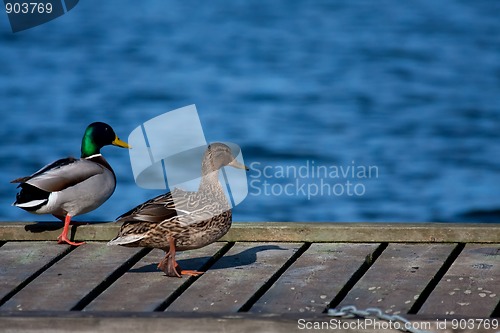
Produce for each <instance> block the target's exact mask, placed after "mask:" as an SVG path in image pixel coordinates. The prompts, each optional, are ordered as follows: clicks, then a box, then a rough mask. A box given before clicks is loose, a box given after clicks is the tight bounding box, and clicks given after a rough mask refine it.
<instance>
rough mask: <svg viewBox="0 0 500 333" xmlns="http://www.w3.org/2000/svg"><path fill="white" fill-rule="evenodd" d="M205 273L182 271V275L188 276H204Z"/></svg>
mask: <svg viewBox="0 0 500 333" xmlns="http://www.w3.org/2000/svg"><path fill="white" fill-rule="evenodd" d="M203 273H205V272H200V271H189V270H188V271H184V270H182V271H181V275H188V276H200V275H201V274H203Z"/></svg>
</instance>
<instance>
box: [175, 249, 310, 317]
mask: <svg viewBox="0 0 500 333" xmlns="http://www.w3.org/2000/svg"><path fill="white" fill-rule="evenodd" d="M301 245H302V244H289V243H280V244H270V243H246V244H245V243H236V244H235V245H234V246H233V247H232V248H231V249H230V250H229V251H228V252H227V253H226V255H224V256H223V257H222V258H221V259H219V260H218V261H217V262H216V263H215V264H214V266H212V267H211V268H210V269H209V270H208V271H207V272H206V273H205V274H204V275H202V276H201V277H200V278H199V279H198V280H196V282H195V283H194V284H193V285H192V286H191V287H190V288H189V289H187V290H186V291H185V292H184V293H183V294H182V295H181V296H180V297H179V298H178V299H177V300H175V301H174V302H173V303H172V304H171V305H170V306H169V307H168V308H167V310H166V311H201V312H223V311H226V312H236V311H238V309H239V308H240V307H241V306H242V305H243V304H245V302H247V301H248V300H249V299H250V298H251V297H252V296H253V295H254V294H255V292H256V291H257V290H258V289H259V288H260V287H262V285H263V284H264V283H265V282H266V281H267V280H269V279H270V278H271V276H272V275H273V274H274V273H275V272H276V271H277V270H278V269H279V268H280V267H281V266H283V265H284V264H285V263H286V262H287V260H289V258H290V257H291V256H292V255H293V253H294V252H295V251H297V250H298V249H299V248H300V246H301Z"/></svg>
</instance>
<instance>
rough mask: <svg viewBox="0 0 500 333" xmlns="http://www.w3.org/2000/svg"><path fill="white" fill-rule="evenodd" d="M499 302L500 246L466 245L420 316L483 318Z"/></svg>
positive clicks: (421, 310)
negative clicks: (443, 315) (440, 315)
mask: <svg viewBox="0 0 500 333" xmlns="http://www.w3.org/2000/svg"><path fill="white" fill-rule="evenodd" d="M499 301H500V244H491V245H486V244H467V245H466V246H465V248H464V249H463V251H462V253H460V255H459V256H458V258H457V259H456V260H455V261H454V262H453V264H452V265H451V267H450V269H449V270H448V271H447V272H446V274H445V275H444V276H443V278H442V279H441V281H439V283H438V285H437V286H436V288H435V289H434V291H433V292H432V293H431V295H430V296H429V298H428V299H427V301H426V302H425V303H424V304H423V306H422V308H421V309H420V311H419V312H418V313H419V314H450V315H467V316H473V317H474V316H476V317H484V316H489V315H491V313H492V312H493V310H494V308H495V306H496V305H497V304H498V302H499Z"/></svg>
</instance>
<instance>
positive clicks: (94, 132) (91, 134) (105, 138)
mask: <svg viewBox="0 0 500 333" xmlns="http://www.w3.org/2000/svg"><path fill="white" fill-rule="evenodd" d="M107 145H114V146H118V147H123V148H130V146H129V145H128V144H127V143H126V142H124V141H122V140H120V139H119V138H118V136H117V135H116V134H115V131H113V129H112V128H111V126H109V125H108V124H105V123H101V122H95V123H92V124H90V125H89V126H88V127H87V129H86V130H85V134H84V135H83V139H82V158H85V157H89V156H92V155H95V154H99V153H100V152H101V148H102V147H104V146H107Z"/></svg>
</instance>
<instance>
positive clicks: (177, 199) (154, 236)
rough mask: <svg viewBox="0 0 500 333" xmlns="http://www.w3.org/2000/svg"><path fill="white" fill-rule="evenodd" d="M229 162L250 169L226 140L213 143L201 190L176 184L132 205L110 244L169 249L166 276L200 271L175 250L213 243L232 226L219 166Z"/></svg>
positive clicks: (207, 153)
mask: <svg viewBox="0 0 500 333" xmlns="http://www.w3.org/2000/svg"><path fill="white" fill-rule="evenodd" d="M226 165H230V166H232V167H235V168H239V169H246V170H248V168H247V167H245V166H244V165H243V164H241V163H239V162H238V161H237V160H236V159H235V157H234V156H233V154H232V153H231V149H230V148H229V147H228V146H227V145H225V144H222V143H212V144H210V145H209V146H208V148H207V150H206V151H205V154H204V155H203V160H202V166H201V170H202V178H201V182H200V186H199V188H198V191H197V192H188V191H184V190H180V189H178V188H176V189H174V190H173V191H172V192H168V193H166V194H162V195H160V196H158V197H156V198H153V199H151V200H148V201H146V202H144V203H143V204H141V205H139V206H137V207H135V208H133V209H132V210H130V211H129V212H127V213H125V214H123V215H122V216H120V217H119V218H118V219H117V222H122V223H123V224H122V226H121V229H120V232H119V233H118V236H117V237H116V238H114V239H113V240H111V241H110V242H109V243H108V245H123V246H131V247H137V246H139V247H149V248H160V249H162V250H164V251H165V252H166V255H165V258H164V259H163V260H162V261H160V263H159V264H158V268H159V269H161V270H162V271H164V272H165V274H167V276H177V277H181V276H182V275H183V274H186V275H194V276H196V275H199V274H202V273H203V272H198V271H186V270H181V268H180V267H179V265H178V264H177V262H176V261H175V252H176V251H177V250H179V251H184V250H190V249H197V248H200V247H203V246H206V245H208V244H210V243H213V242H215V241H216V240H218V239H219V238H221V237H222V236H224V235H225V234H226V232H227V231H228V230H229V228H230V227H231V220H232V214H231V208H230V206H229V203H228V202H227V199H226V196H225V195H224V190H223V189H222V186H221V184H220V183H219V169H220V168H222V167H224V166H226Z"/></svg>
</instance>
